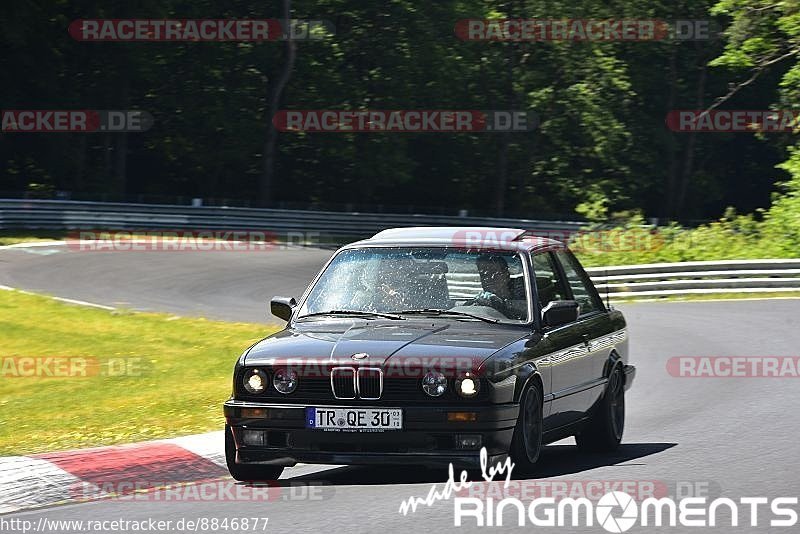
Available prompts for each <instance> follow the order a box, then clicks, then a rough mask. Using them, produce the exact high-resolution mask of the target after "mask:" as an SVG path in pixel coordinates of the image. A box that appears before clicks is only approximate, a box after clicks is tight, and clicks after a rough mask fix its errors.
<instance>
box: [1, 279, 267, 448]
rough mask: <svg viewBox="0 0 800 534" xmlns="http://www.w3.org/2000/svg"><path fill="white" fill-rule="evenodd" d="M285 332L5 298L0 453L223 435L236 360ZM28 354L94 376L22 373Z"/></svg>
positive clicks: (12, 294)
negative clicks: (250, 348)
mask: <svg viewBox="0 0 800 534" xmlns="http://www.w3.org/2000/svg"><path fill="white" fill-rule="evenodd" d="M275 329H276V328H275V327H274V326H265V325H256V324H245V323H226V322H219V321H210V320H206V319H195V318H176V317H174V316H171V315H167V314H155V313H134V312H109V311H104V310H96V309H91V308H84V307H79V306H72V305H68V304H62V303H60V302H57V301H54V300H53V299H50V298H48V297H45V296H38V295H29V294H23V293H19V292H16V291H0V332H2V334H0V455H7V454H30V453H35V452H43V451H52V450H58V449H71V448H78V447H89V446H96V445H111V444H115V443H128V442H136V441H143V440H150V439H156V438H165V437H175V436H179V435H184V434H192V433H197V432H204V431H209V430H217V429H220V428H222V425H223V423H224V418H223V416H222V403H223V401H224V400H225V399H226V398H227V397H228V395H229V393H230V387H231V386H230V383H231V371H232V370H233V364H234V362H235V361H236V358H237V357H238V356H239V355H240V354H241V352H242V351H243V350H244V349H245V348H247V347H248V346H249V345H250V344H252V343H253V342H255V341H256V340H258V339H260V338H262V337H264V336H265V335H268V334H269V333H271V332H273V331H275ZM22 357H28V358H31V357H32V358H45V357H52V358H58V360H54V361H57V362H61V363H59V364H56V363H53V364H51V365H50V366H48V367H46V368H48V369H50V370H51V371H52V370H53V369H56V372H59V371H58V368H57V365H61V364H63V362H64V361H66V360H64V359H65V358H71V360H70V365H72V366H76V365H77V371H78V373H77V374H78V375H80V374H82V373H81V372H80V369H81V366H82V365H83V366H85V369H86V371H85V374H86V375H87V376H63V377H44V376H33V377H27V376H15V375H19V374H20V371H23V372H27V371H29V370H30V367H23V366H21V365H20V364H21V361H20V360H19V358H22ZM82 359H83V360H82ZM40 361H42V360H40ZM76 362H77V363H76ZM81 362H84V363H83V364H82V365H81ZM86 362H89V363H88V364H87V363H86ZM61 369H62V370H63V369H64V368H63V366H62V367H61ZM67 372H68V373H69V371H67ZM38 374H42V373H41V372H40V373H38Z"/></svg>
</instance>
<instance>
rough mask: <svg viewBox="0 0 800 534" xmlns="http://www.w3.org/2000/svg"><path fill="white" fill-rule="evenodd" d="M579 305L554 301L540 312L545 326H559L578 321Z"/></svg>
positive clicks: (571, 302)
mask: <svg viewBox="0 0 800 534" xmlns="http://www.w3.org/2000/svg"><path fill="white" fill-rule="evenodd" d="M580 313H581V308H580V305H579V304H578V303H577V301H574V300H554V301H552V302H550V303H549V304H548V305H547V306H545V307H544V309H543V310H542V321H543V322H544V325H545V326H552V327H556V326H561V325H565V324H567V323H571V322H573V321H577V320H578V316H579V315H580Z"/></svg>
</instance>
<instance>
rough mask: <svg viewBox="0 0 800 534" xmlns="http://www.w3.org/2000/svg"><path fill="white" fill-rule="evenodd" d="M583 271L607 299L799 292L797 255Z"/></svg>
mask: <svg viewBox="0 0 800 534" xmlns="http://www.w3.org/2000/svg"><path fill="white" fill-rule="evenodd" d="M586 272H587V273H588V274H589V276H591V277H592V280H593V281H594V283H595V286H596V287H597V290H598V291H599V292H600V294H601V295H605V294H606V291H608V295H609V297H610V298H611V299H632V298H657V297H679V296H686V295H709V294H724V293H788V292H800V259H792V260H779V259H774V260H721V261H692V262H681V263H651V264H646V265H622V266H614V267H591V268H588V269H586Z"/></svg>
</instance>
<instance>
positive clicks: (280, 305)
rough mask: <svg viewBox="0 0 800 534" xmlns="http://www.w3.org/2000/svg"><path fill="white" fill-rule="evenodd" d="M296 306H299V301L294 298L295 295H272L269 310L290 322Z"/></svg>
mask: <svg viewBox="0 0 800 534" xmlns="http://www.w3.org/2000/svg"><path fill="white" fill-rule="evenodd" d="M295 306H297V301H296V300H294V297H272V300H271V301H270V303H269V310H270V311H271V312H272V315H274V316H275V317H279V318H281V319H283V320H284V321H287V322H288V321H289V318H291V316H292V312H293V311H294V307H295Z"/></svg>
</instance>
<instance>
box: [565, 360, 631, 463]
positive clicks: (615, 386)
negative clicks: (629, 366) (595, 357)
mask: <svg viewBox="0 0 800 534" xmlns="http://www.w3.org/2000/svg"><path fill="white" fill-rule="evenodd" d="M624 430H625V378H624V377H623V376H622V367H621V366H619V365H617V366H616V367H614V370H613V371H611V376H609V378H608V386H607V387H606V391H605V393H604V394H603V398H602V399H601V400H600V404H599V405H598V406H597V410H596V411H595V413H594V414H593V415H592V416H591V418H590V419H589V421H588V422H587V423H586V426H585V427H584V428H583V430H581V432H580V434H578V435H576V436H575V441H576V442H577V443H578V449H580V450H581V451H585V452H611V451H614V450H616V449H617V447H619V443H620V441H622V433H623V431H624Z"/></svg>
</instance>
